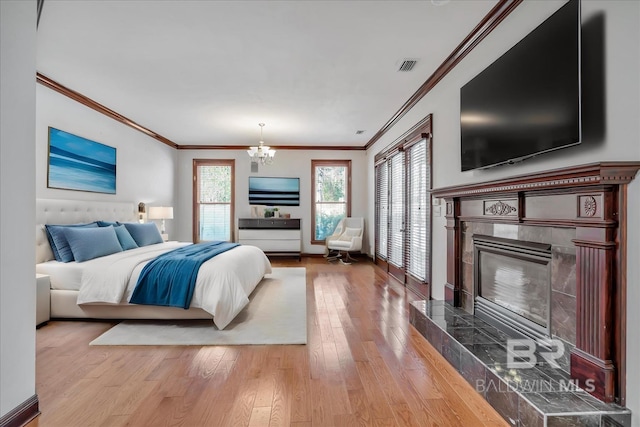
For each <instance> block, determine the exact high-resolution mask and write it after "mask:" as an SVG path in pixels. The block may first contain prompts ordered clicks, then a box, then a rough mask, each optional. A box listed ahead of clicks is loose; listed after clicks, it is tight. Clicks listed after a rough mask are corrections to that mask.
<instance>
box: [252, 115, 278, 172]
mask: <svg viewBox="0 0 640 427" xmlns="http://www.w3.org/2000/svg"><path fill="white" fill-rule="evenodd" d="M258 126H260V142H259V143H258V146H257V147H249V149H248V150H247V154H249V156H251V161H252V162H259V163H261V164H263V165H270V164H271V163H272V162H273V156H274V155H275V154H276V150H272V149H271V148H269V146H267V145H264V141H263V140H262V129H263V128H264V123H258Z"/></svg>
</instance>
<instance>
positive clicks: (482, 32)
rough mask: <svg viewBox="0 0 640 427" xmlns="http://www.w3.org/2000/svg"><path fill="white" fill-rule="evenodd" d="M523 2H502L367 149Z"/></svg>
mask: <svg viewBox="0 0 640 427" xmlns="http://www.w3.org/2000/svg"><path fill="white" fill-rule="evenodd" d="M522 1H523V0H500V2H499V3H498V4H497V5H495V6H494V8H493V9H491V11H489V13H488V14H487V15H486V16H485V17H484V18H483V19H482V21H480V23H479V24H478V25H476V27H475V28H474V29H473V30H472V31H471V32H470V33H469V35H467V37H465V39H464V40H463V41H462V43H460V44H459V45H458V46H457V47H456V48H455V49H454V50H453V52H451V54H449V56H448V57H447V58H446V59H445V60H444V62H443V63H442V64H440V66H439V67H438V68H437V69H436V71H434V73H433V74H431V75H430V76H429V78H428V79H427V81H425V82H424V83H423V84H422V86H420V88H419V89H418V90H417V91H416V92H415V93H414V94H413V95H411V98H409V99H408V100H407V102H405V103H404V104H403V105H402V107H400V109H399V110H398V111H397V112H396V113H395V114H394V115H393V116H392V117H391V118H390V119H389V121H387V123H385V124H384V126H382V128H381V129H380V130H379V131H378V132H376V134H375V135H373V137H372V138H371V139H370V140H369V142H367V143H366V145H365V146H364V148H365V149H369V148H370V147H371V146H372V145H373V144H375V142H376V141H378V140H379V139H380V138H381V137H382V136H383V135H384V134H385V133H387V131H388V130H389V129H391V128H392V127H393V126H394V125H395V124H396V123H398V121H399V120H400V119H401V118H402V117H404V115H405V114H407V113H408V112H409V110H411V109H412V108H413V107H414V106H415V105H416V104H417V103H418V101H420V100H421V99H422V98H423V97H424V96H425V95H426V94H427V93H429V92H430V91H431V89H433V88H434V87H435V85H436V84H438V82H439V81H440V80H442V78H443V77H444V76H446V75H447V74H448V73H449V71H451V70H453V68H454V67H455V66H456V65H458V63H459V62H460V61H461V60H462V59H463V58H464V57H465V56H467V54H468V53H469V52H471V51H472V50H473V48H475V47H476V45H478V43H480V42H481V41H482V40H483V39H484V38H485V37H486V36H487V35H489V33H490V32H491V31H493V29H494V28H496V27H497V26H498V24H500V22H502V21H503V20H504V18H506V17H507V16H508V15H509V14H510V13H511V12H512V11H513V10H514V9H515V8H516V7H517V6H518V5H520V3H522Z"/></svg>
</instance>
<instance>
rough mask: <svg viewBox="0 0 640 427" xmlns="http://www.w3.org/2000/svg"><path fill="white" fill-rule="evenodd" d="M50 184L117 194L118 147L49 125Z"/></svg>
mask: <svg viewBox="0 0 640 427" xmlns="http://www.w3.org/2000/svg"><path fill="white" fill-rule="evenodd" d="M47 167H48V169H47V187H49V188H59V189H63V190H77V191H91V192H94V193H108V194H116V149H115V148H114V147H109V146H108V145H104V144H100V143H99V142H95V141H91V140H89V139H86V138H82V137H80V136H76V135H73V134H71V133H68V132H65V131H62V130H59V129H56V128H53V127H49V161H48V163H47Z"/></svg>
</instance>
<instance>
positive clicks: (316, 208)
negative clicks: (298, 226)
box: [311, 160, 351, 244]
mask: <svg viewBox="0 0 640 427" xmlns="http://www.w3.org/2000/svg"><path fill="white" fill-rule="evenodd" d="M311 174H312V176H311V183H312V186H313V188H312V189H311V192H312V194H313V196H312V197H313V203H312V204H311V221H312V224H311V227H312V236H313V238H312V240H311V243H318V244H320V243H324V241H325V238H326V237H327V236H330V235H331V233H333V230H334V229H335V228H336V225H338V222H339V221H340V220H341V219H342V218H344V217H348V216H349V215H351V160H312V161H311Z"/></svg>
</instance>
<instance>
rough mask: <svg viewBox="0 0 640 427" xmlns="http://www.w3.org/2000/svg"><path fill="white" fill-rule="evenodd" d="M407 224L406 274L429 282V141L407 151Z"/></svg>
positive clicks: (415, 145) (417, 144) (413, 146)
mask: <svg viewBox="0 0 640 427" xmlns="http://www.w3.org/2000/svg"><path fill="white" fill-rule="evenodd" d="M406 157H407V159H406V167H407V173H406V179H407V224H406V228H405V230H406V231H405V233H406V238H407V242H406V248H405V265H406V272H407V273H409V274H410V275H412V276H413V277H415V278H416V279H418V280H420V281H423V282H424V281H425V280H426V279H427V277H428V276H427V272H428V271H427V267H428V266H427V263H428V259H429V246H430V245H429V239H430V236H429V231H430V230H429V228H430V227H429V217H430V213H431V212H430V209H431V201H430V198H431V197H430V193H429V191H428V189H429V182H428V180H429V179H428V173H427V172H428V168H427V141H426V140H425V139H423V140H421V141H420V142H418V143H416V144H413V145H412V146H411V147H409V148H408V149H407V151H406Z"/></svg>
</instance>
